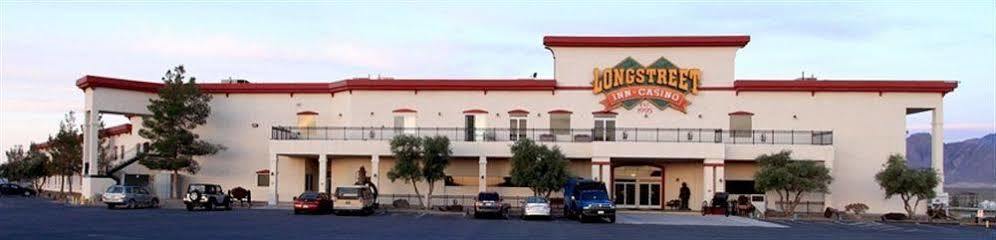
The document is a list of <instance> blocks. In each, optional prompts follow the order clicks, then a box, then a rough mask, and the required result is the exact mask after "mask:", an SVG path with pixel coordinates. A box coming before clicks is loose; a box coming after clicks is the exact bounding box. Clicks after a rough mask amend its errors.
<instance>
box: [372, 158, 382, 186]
mask: <svg viewBox="0 0 996 240" xmlns="http://www.w3.org/2000/svg"><path fill="white" fill-rule="evenodd" d="M370 172H372V174H370V182H372V183H373V185H374V186H377V187H378V189H380V188H379V187H380V185H379V184H380V155H376V154H374V155H372V156H370Z"/></svg>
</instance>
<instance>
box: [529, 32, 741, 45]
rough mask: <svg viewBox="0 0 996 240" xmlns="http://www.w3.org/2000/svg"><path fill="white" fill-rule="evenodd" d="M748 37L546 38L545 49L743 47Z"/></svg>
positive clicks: (544, 41) (544, 38) (544, 40)
mask: <svg viewBox="0 0 996 240" xmlns="http://www.w3.org/2000/svg"><path fill="white" fill-rule="evenodd" d="M748 42H750V36H748V35H727V36H546V37H543V45H545V46H547V47H741V48H742V47H744V46H746V45H747V43H748Z"/></svg>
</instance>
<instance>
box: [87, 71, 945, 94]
mask: <svg viewBox="0 0 996 240" xmlns="http://www.w3.org/2000/svg"><path fill="white" fill-rule="evenodd" d="M198 85H199V86H201V90H202V91H204V92H206V93H337V92H342V91H352V90H398V91H406V90H409V91H410V90H415V91H554V90H591V86H557V83H556V81H555V80H549V79H546V80H532V79H504V80H501V79H405V80H401V79H380V80H372V79H365V78H362V79H349V80H342V81H338V82H333V83H199V84H198ZM76 86H77V87H79V88H80V89H87V88H97V87H104V88H113V89H122V90H132V91H141V92H149V93H155V92H158V91H159V88H161V87H162V86H163V85H162V84H161V83H153V82H141V81H134V80H126V79H119V78H109V77H100V76H91V75H87V76H84V77H83V78H80V79H79V80H76ZM957 87H958V82H954V81H879V80H872V81H864V80H736V81H734V83H733V86H732V87H719V86H710V87H700V88H699V90H703V91H710V90H711V91H731V90H732V91H737V92H741V91H746V92H752V91H753V92H792V91H797V92H916V93H934V92H936V93H945V94H946V93H948V92H951V91H954V89H955V88H957Z"/></svg>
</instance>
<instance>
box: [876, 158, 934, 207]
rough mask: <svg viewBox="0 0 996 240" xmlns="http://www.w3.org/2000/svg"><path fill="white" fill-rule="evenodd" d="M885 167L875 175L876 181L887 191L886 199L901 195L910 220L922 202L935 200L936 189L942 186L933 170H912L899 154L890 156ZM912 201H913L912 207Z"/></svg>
mask: <svg viewBox="0 0 996 240" xmlns="http://www.w3.org/2000/svg"><path fill="white" fill-rule="evenodd" d="M883 167H884V169H882V171H879V172H878V173H877V174H875V181H877V182H878V185H879V186H881V187H882V189H883V190H885V199H890V198H892V197H893V196H895V195H899V198H900V199H902V200H903V207H905V208H906V213H907V214H908V216H909V217H910V218H913V216H914V214H915V213H916V208H917V207H919V205H920V201H924V200H927V199H931V198H934V196H935V195H936V194H937V193H935V192H934V188H935V187H937V185H938V184H940V178H939V177H938V174H937V171H935V170H934V169H933V168H925V169H912V168H910V167H909V166H907V165H906V159H905V158H904V157H903V155H899V154H894V155H892V156H889V160H888V161H886V163H885V165H884V166H883ZM910 201H913V203H912V205H910Z"/></svg>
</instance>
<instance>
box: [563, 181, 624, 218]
mask: <svg viewBox="0 0 996 240" xmlns="http://www.w3.org/2000/svg"><path fill="white" fill-rule="evenodd" d="M564 214H565V215H567V217H568V218H577V219H578V221H581V222H585V221H587V220H595V219H599V220H602V219H608V220H609V222H611V223H614V222H616V205H615V204H613V203H612V200H609V193H608V191H607V190H606V189H605V183H602V182H598V181H594V180H586V179H570V180H568V181H567V184H565V185H564Z"/></svg>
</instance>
